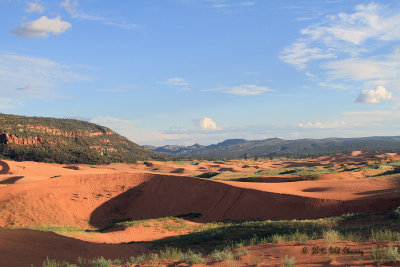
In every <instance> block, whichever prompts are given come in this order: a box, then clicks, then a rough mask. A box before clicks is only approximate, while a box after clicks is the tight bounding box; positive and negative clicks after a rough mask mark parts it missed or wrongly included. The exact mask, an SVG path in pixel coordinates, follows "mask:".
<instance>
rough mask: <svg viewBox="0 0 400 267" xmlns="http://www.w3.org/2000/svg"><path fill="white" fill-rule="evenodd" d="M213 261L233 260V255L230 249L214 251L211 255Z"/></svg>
mask: <svg viewBox="0 0 400 267" xmlns="http://www.w3.org/2000/svg"><path fill="white" fill-rule="evenodd" d="M210 256H211V260H213V261H225V260H233V258H234V257H233V253H232V251H230V250H228V249H224V250H214V251H213V252H212V253H211V255H210Z"/></svg>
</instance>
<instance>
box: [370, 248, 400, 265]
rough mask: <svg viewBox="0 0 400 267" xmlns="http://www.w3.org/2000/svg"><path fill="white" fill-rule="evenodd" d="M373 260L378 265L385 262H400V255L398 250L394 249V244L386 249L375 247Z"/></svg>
mask: <svg viewBox="0 0 400 267" xmlns="http://www.w3.org/2000/svg"><path fill="white" fill-rule="evenodd" d="M371 258H372V259H373V260H375V261H377V262H378V263H383V262H385V261H391V262H397V261H400V253H399V251H398V248H397V247H393V245H392V244H389V246H388V247H386V248H385V247H383V246H373V247H372V251H371Z"/></svg>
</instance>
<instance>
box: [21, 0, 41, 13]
mask: <svg viewBox="0 0 400 267" xmlns="http://www.w3.org/2000/svg"><path fill="white" fill-rule="evenodd" d="M44 11H45V8H44V7H43V6H42V5H41V4H39V3H37V2H29V3H28V7H27V8H26V9H25V12H27V13H38V14H42V13H43V12H44Z"/></svg>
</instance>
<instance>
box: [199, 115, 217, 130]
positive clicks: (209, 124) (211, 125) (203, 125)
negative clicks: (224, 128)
mask: <svg viewBox="0 0 400 267" xmlns="http://www.w3.org/2000/svg"><path fill="white" fill-rule="evenodd" d="M199 126H200V129H202V130H204V131H213V130H219V129H220V128H219V127H217V124H216V123H215V121H213V120H212V119H211V118H207V117H204V118H202V119H201V120H200V121H199Z"/></svg>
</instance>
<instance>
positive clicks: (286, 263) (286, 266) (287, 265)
mask: <svg viewBox="0 0 400 267" xmlns="http://www.w3.org/2000/svg"><path fill="white" fill-rule="evenodd" d="M295 263H296V259H295V257H290V258H289V256H288V255H285V258H284V259H283V260H282V265H283V267H292V266H294V265H295Z"/></svg>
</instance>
